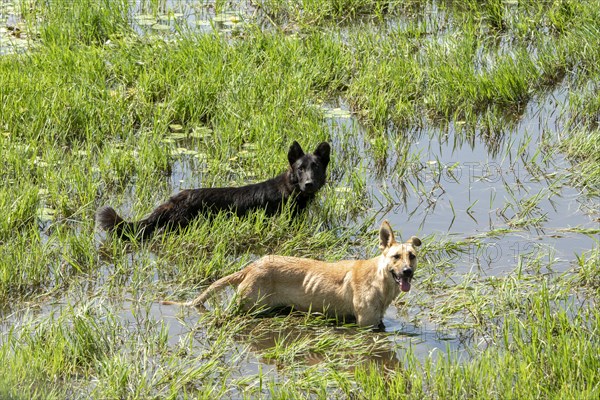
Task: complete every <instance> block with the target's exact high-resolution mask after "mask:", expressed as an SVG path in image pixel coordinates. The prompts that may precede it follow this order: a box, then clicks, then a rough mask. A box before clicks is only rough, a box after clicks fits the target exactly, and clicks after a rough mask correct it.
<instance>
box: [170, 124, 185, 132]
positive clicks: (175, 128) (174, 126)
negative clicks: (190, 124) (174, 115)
mask: <svg viewBox="0 0 600 400" xmlns="http://www.w3.org/2000/svg"><path fill="white" fill-rule="evenodd" d="M169 129H170V130H171V132H181V131H183V126H182V125H179V124H171V125H169Z"/></svg>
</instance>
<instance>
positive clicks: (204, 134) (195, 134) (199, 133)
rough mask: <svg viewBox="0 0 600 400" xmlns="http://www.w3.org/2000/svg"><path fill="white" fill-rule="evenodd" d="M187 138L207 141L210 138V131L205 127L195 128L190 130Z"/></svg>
mask: <svg viewBox="0 0 600 400" xmlns="http://www.w3.org/2000/svg"><path fill="white" fill-rule="evenodd" d="M189 136H190V137H191V138H196V139H207V138H210V137H211V136H212V129H210V128H207V127H206V126H196V127H194V128H193V129H192V132H190V134H189Z"/></svg>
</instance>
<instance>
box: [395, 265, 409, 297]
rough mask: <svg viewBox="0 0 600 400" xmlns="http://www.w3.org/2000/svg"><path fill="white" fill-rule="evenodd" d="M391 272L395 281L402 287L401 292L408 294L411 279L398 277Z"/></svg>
mask: <svg viewBox="0 0 600 400" xmlns="http://www.w3.org/2000/svg"><path fill="white" fill-rule="evenodd" d="M391 272H392V276H393V277H394V280H395V281H396V283H397V284H398V285H399V286H400V290H402V291H403V292H408V291H409V290H410V281H411V278H409V277H407V276H403V275H398V274H396V273H395V272H394V271H393V270H392V271H391Z"/></svg>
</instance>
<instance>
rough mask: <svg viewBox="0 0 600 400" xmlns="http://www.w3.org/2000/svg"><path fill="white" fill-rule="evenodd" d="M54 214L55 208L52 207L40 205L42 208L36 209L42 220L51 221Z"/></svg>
mask: <svg viewBox="0 0 600 400" xmlns="http://www.w3.org/2000/svg"><path fill="white" fill-rule="evenodd" d="M55 215H56V210H55V209H53V208H49V207H42V208H40V209H38V218H39V219H40V220H41V221H42V222H50V221H52V220H53V219H54V216H55Z"/></svg>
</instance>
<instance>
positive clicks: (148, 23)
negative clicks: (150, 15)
mask: <svg viewBox="0 0 600 400" xmlns="http://www.w3.org/2000/svg"><path fill="white" fill-rule="evenodd" d="M137 24H138V25H139V26H153V25H154V24H156V20H155V19H142V20H139V21H137Z"/></svg>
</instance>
